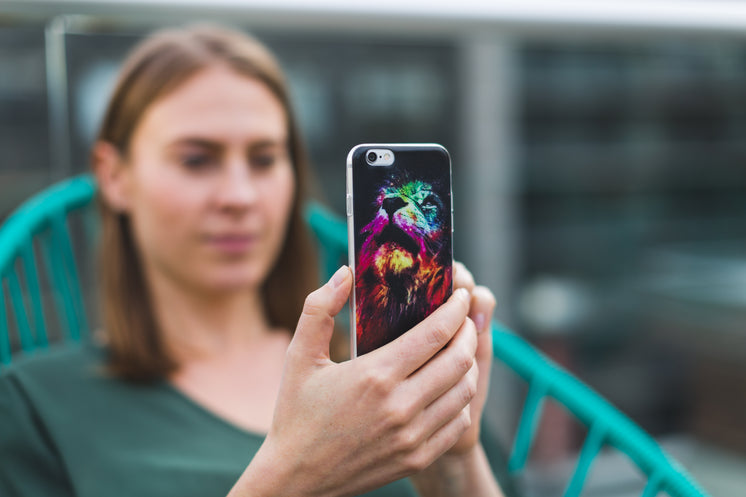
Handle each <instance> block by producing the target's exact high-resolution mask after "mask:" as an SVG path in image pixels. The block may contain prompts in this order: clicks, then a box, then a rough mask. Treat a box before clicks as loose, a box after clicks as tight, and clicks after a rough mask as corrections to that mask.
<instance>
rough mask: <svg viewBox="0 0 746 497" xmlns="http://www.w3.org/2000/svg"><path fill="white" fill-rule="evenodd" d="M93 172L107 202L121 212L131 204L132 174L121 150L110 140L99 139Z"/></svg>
mask: <svg viewBox="0 0 746 497" xmlns="http://www.w3.org/2000/svg"><path fill="white" fill-rule="evenodd" d="M92 162H93V173H94V174H95V176H96V181H97V183H98V187H99V189H100V190H101V195H102V197H103V199H104V201H105V202H106V204H107V205H108V206H109V207H111V208H112V209H114V210H115V211H117V212H120V213H126V212H127V211H128V210H129V206H130V177H129V176H130V175H129V174H128V169H129V168H127V167H125V164H124V160H123V159H122V156H121V154H120V153H119V150H117V148H116V147H115V146H114V145H112V144H111V143H109V142H106V141H98V142H96V143H95V144H94V145H93V151H92Z"/></svg>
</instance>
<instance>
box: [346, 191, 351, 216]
mask: <svg viewBox="0 0 746 497" xmlns="http://www.w3.org/2000/svg"><path fill="white" fill-rule="evenodd" d="M345 204H346V207H347V217H350V216H352V195H350V194H349V193H347V194H345Z"/></svg>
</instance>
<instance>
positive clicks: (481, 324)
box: [474, 312, 485, 333]
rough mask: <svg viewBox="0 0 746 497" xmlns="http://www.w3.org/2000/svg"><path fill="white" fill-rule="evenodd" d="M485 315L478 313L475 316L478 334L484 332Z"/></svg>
mask: <svg viewBox="0 0 746 497" xmlns="http://www.w3.org/2000/svg"><path fill="white" fill-rule="evenodd" d="M484 321H485V318H484V313H483V312H478V313H477V314H476V316H474V326H476V327H477V333H482V332H483V331H484Z"/></svg>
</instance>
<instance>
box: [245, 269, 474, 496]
mask: <svg viewBox="0 0 746 497" xmlns="http://www.w3.org/2000/svg"><path fill="white" fill-rule="evenodd" d="M351 286H352V274H351V272H350V270H349V269H348V268H346V267H343V268H341V269H340V270H339V271H337V273H336V274H335V275H334V276H333V277H332V279H331V280H330V281H329V282H328V283H327V284H326V285H324V286H323V287H321V288H320V289H318V290H317V291H315V292H313V293H312V294H311V295H309V296H308V298H307V299H306V303H305V307H304V310H303V314H302V316H301V318H300V321H299V322H298V327H297V329H296V332H295V336H294V337H293V340H292V342H291V344H290V346H289V348H288V352H287V360H286V364H285V372H284V376H283V381H282V385H281V387H280V393H279V397H278V400H277V405H276V408H275V415H274V420H273V423H272V427H271V428H270V431H269V433H268V435H267V438H266V440H265V443H264V444H263V445H262V447H261V449H260V450H259V452H258V453H257V454H256V456H255V457H254V460H253V461H252V463H251V464H250V465H249V467H248V468H247V469H246V471H245V472H244V474H243V475H242V477H241V479H239V481H238V482H237V484H236V485H235V487H234V488H233V490H232V492H231V495H236V496H238V495H246V496H248V495H251V496H259V495H283V496H295V495H303V496H312V495H319V496H321V495H324V496H326V495H329V496H331V495H354V494H358V493H362V492H365V491H367V490H370V489H373V488H376V487H379V486H381V485H383V484H385V483H388V482H391V481H394V480H397V479H399V478H402V477H404V476H407V475H410V474H413V473H416V472H419V471H422V470H423V469H425V468H427V467H428V466H430V465H431V464H432V463H433V461H435V460H436V459H438V458H439V457H440V456H441V455H442V454H444V453H445V452H446V451H448V450H452V448H453V447H454V444H456V443H457V442H459V441H461V440H462V439H463V437H464V436H465V434H468V433H470V431H471V430H470V428H469V427H470V425H471V422H472V416H470V413H469V404H470V403H471V402H473V399H474V396H475V394H476V393H477V390H478V386H477V369H476V367H475V364H476V361H475V352H476V350H477V333H476V328H475V326H474V323H473V322H472V320H471V319H469V318H468V317H467V314H468V313H469V311H470V309H471V308H472V307H474V305H473V303H472V300H473V297H472V296H471V295H470V292H469V290H468V289H459V290H457V291H456V292H454V295H453V296H452V297H451V298H450V299H449V300H448V301H447V302H446V303H445V304H443V305H442V306H441V307H440V308H439V309H438V310H437V311H435V312H434V313H433V314H432V315H430V316H429V317H428V318H427V319H425V320H424V321H422V322H421V323H420V324H418V325H417V326H415V327H414V328H412V329H411V330H409V331H408V332H407V333H405V334H404V335H402V336H401V337H399V338H397V339H396V340H394V341H393V342H391V343H389V344H387V345H385V346H384V347H381V348H380V349H377V350H374V351H372V352H370V353H368V354H365V355H363V356H361V357H358V358H356V359H353V360H351V361H347V362H344V363H340V364H337V363H334V362H332V361H331V359H330V358H329V341H330V339H331V336H332V330H333V325H334V316H335V315H336V314H337V313H338V312H339V311H340V310H341V309H342V307H343V306H344V303H345V302H346V300H347V298H348V296H349V293H350V290H351ZM480 405H481V404H480ZM471 438H472V437H471V436H469V437H468V439H469V440H470V439H471ZM460 443H461V444H462V445H464V446H465V445H467V444H468V443H469V442H468V441H464V442H460Z"/></svg>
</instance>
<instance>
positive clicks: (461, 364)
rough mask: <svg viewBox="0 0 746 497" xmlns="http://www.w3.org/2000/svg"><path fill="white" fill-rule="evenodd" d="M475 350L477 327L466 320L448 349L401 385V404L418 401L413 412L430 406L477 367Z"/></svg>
mask: <svg viewBox="0 0 746 497" xmlns="http://www.w3.org/2000/svg"><path fill="white" fill-rule="evenodd" d="M476 349H477V332H476V328H475V327H474V323H473V322H472V321H471V319H466V320H465V321H464V324H463V325H462V326H461V328H459V330H458V332H457V333H456V335H455V336H454V337H453V339H452V340H451V342H450V343H449V344H448V346H447V347H446V348H444V349H442V350H441V351H440V352H438V353H437V354H436V355H435V357H433V358H432V359H431V360H430V361H429V362H428V363H427V364H425V365H424V366H422V367H421V368H420V369H418V370H417V371H416V372H415V373H414V374H412V375H411V376H410V377H409V378H407V379H406V380H405V381H404V382H403V383H402V385H401V387H400V389H399V395H401V396H402V402H415V404H414V410H421V409H424V408H425V407H427V406H429V405H430V404H431V403H432V402H434V401H435V400H436V399H438V398H439V397H441V396H442V395H444V394H445V393H446V392H447V391H449V390H450V389H452V388H453V387H454V385H456V384H457V383H459V382H460V381H461V380H462V379H463V377H464V376H465V375H466V374H467V373H468V372H469V371H470V370H471V369H472V368H473V367H474V364H475V355H476ZM405 399H406V400H405Z"/></svg>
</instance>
